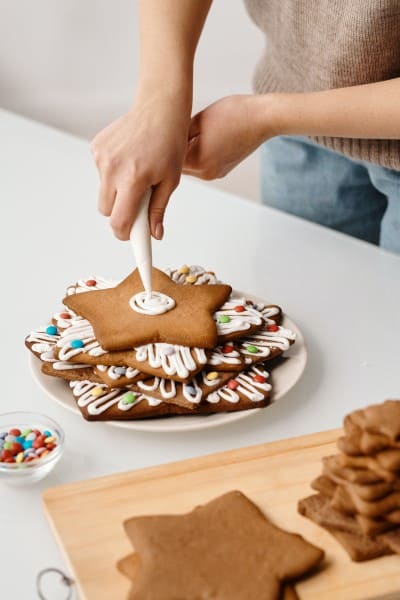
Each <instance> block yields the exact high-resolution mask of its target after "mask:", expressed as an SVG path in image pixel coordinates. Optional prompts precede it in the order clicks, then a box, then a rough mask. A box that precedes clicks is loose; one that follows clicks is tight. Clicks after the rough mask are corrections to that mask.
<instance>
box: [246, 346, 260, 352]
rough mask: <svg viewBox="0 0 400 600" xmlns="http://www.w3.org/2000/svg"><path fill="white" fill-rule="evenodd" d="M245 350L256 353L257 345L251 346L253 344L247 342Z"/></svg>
mask: <svg viewBox="0 0 400 600" xmlns="http://www.w3.org/2000/svg"><path fill="white" fill-rule="evenodd" d="M246 350H247V352H250V354H257V352H258V348H257V346H253V344H249V345H248V346H246Z"/></svg>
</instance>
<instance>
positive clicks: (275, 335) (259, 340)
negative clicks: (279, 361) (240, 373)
mask: <svg viewBox="0 0 400 600" xmlns="http://www.w3.org/2000/svg"><path fill="white" fill-rule="evenodd" d="M295 340H296V334H295V333H294V332H293V331H290V329H286V328H285V327H281V326H280V325H277V324H276V323H275V322H274V321H272V320H271V319H268V320H265V321H264V324H263V326H262V327H261V329H259V330H258V331H257V332H255V333H253V334H251V335H249V336H246V337H243V338H241V339H240V340H237V342H236V343H237V345H238V348H239V353H240V355H241V356H242V357H243V359H244V362H245V364H246V365H251V364H257V363H259V362H264V361H266V360H272V359H273V358H276V357H277V356H281V355H282V354H283V353H284V352H285V351H286V350H289V348H290V346H291V345H292V344H294V342H295Z"/></svg>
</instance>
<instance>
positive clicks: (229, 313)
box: [214, 296, 264, 344]
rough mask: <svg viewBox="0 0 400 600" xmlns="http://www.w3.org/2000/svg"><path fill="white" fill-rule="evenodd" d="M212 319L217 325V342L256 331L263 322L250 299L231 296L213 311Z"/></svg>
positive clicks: (227, 340)
mask: <svg viewBox="0 0 400 600" xmlns="http://www.w3.org/2000/svg"><path fill="white" fill-rule="evenodd" d="M214 321H215V323H216V325H217V331H218V342H219V343H220V344H225V343H227V342H230V341H231V340H236V339H238V338H240V337H242V336H243V335H250V334H252V333H254V332H255V331H258V330H259V329H260V328H261V327H262V325H263V323H264V318H263V316H262V314H261V312H260V311H259V310H257V308H255V307H254V305H253V303H252V302H251V301H249V300H246V298H243V297H236V296H231V297H230V298H229V299H228V300H227V301H226V302H225V304H223V306H221V308H220V309H219V310H217V311H216V312H215V313H214Z"/></svg>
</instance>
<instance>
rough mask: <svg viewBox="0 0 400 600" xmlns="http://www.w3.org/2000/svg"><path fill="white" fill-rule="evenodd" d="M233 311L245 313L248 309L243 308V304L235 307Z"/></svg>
mask: <svg viewBox="0 0 400 600" xmlns="http://www.w3.org/2000/svg"><path fill="white" fill-rule="evenodd" d="M233 310H234V311H236V312H244V311H245V310H246V308H245V307H244V306H243V304H238V306H235V307H234V309H233Z"/></svg>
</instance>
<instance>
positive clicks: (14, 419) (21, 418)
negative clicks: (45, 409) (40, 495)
mask: <svg viewBox="0 0 400 600" xmlns="http://www.w3.org/2000/svg"><path fill="white" fill-rule="evenodd" d="M13 428H18V429H20V430H21V431H23V430H24V429H39V430H40V431H46V430H48V431H51V433H52V435H53V436H54V437H55V438H56V443H57V446H56V447H55V448H53V450H51V452H49V454H47V455H46V456H44V457H43V458H39V457H38V458H35V459H34V460H31V461H30V462H21V463H15V462H13V463H6V462H3V461H0V481H2V482H4V483H10V484H13V485H24V484H29V483H34V482H35V481H39V480H40V479H43V478H44V477H46V476H47V475H48V474H49V473H50V472H51V471H52V470H53V469H54V467H55V466H56V464H57V463H58V461H59V460H60V458H61V455H62V453H63V450H64V432H63V430H62V428H61V427H60V425H58V424H57V423H56V422H55V421H53V419H50V418H49V417H46V416H45V415H41V414H39V413H33V412H25V411H16V412H9V413H2V414H0V433H1V432H5V431H9V430H10V429H13Z"/></svg>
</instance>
